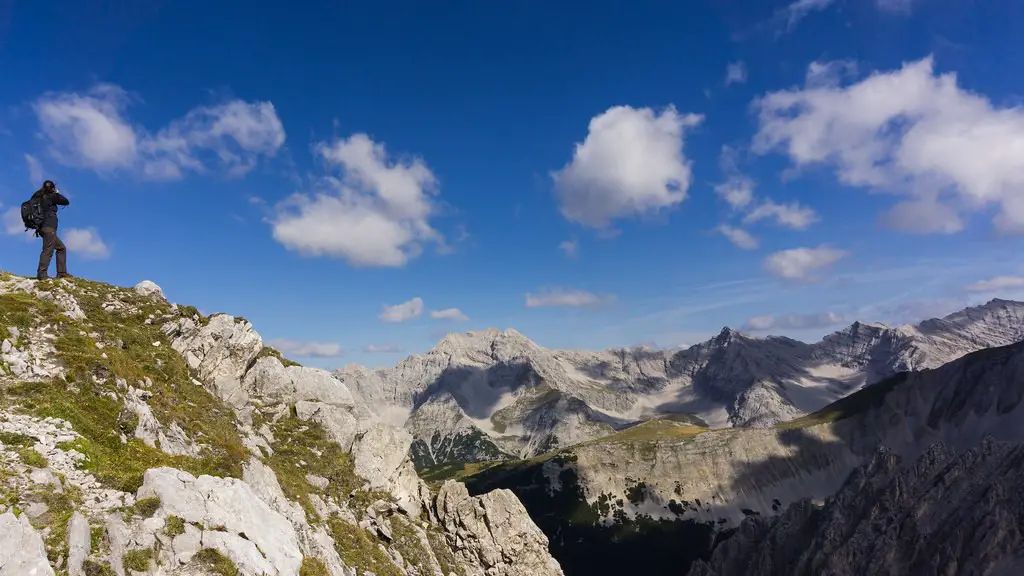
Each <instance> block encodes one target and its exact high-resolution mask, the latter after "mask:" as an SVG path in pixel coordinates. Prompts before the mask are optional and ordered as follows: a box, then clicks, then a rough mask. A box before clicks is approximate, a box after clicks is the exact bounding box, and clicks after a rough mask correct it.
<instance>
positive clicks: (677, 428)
mask: <svg viewBox="0 0 1024 576" xmlns="http://www.w3.org/2000/svg"><path fill="white" fill-rule="evenodd" d="M707 431H708V428H706V427H701V426H695V425H694V424H693V423H691V422H688V421H684V422H679V421H677V420H674V419H668V418H659V419H657V420H648V421H647V422H642V423H640V424H637V425H635V426H630V427H629V428H625V429H623V430H619V431H617V432H615V433H613V434H609V435H608V436H602V437H601V438H596V439H594V440H590V441H588V442H583V443H582V444H581V445H584V446H585V445H594V444H629V443H634V442H662V441H671V440H680V439H685V438H692V437H694V436H697V435H698V434H703V433H704V432H707Z"/></svg>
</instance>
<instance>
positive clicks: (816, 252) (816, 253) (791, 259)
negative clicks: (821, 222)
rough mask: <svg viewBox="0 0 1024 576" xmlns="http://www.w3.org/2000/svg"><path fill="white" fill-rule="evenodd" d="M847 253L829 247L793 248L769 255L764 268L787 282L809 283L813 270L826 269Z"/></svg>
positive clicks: (813, 278) (812, 278)
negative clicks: (800, 281) (799, 281)
mask: <svg viewBox="0 0 1024 576" xmlns="http://www.w3.org/2000/svg"><path fill="white" fill-rule="evenodd" d="M846 255H847V252H845V251H843V250H839V249H838V248H831V247H829V246H818V247H817V248H793V249H790V250H782V251H780V252H775V253H774V254H770V255H769V256H768V257H767V258H765V261H764V266H765V269H767V270H768V271H769V272H771V273H772V274H774V275H776V276H779V277H781V278H786V279H788V280H802V281H811V280H816V278H815V277H813V276H811V273H812V272H814V271H815V270H820V269H822V268H827V267H829V266H831V265H832V264H835V263H836V262H837V261H839V260H840V259H841V258H843V257H845V256H846Z"/></svg>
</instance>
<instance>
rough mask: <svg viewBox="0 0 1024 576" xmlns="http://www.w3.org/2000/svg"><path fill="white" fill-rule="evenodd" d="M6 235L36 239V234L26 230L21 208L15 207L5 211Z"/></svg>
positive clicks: (4, 224)
mask: <svg viewBox="0 0 1024 576" xmlns="http://www.w3.org/2000/svg"><path fill="white" fill-rule="evenodd" d="M3 226H4V234H7V235H8V236H22V237H24V238H26V239H32V238H34V237H35V232H34V231H32V230H25V223H24V222H22V220H21V207H20V206H14V207H11V208H8V209H7V210H5V211H4V216H3Z"/></svg>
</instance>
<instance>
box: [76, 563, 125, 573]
mask: <svg viewBox="0 0 1024 576" xmlns="http://www.w3.org/2000/svg"><path fill="white" fill-rule="evenodd" d="M82 569H83V570H84V571H85V576H117V572H114V569H113V568H111V567H110V564H107V563H105V562H103V563H100V562H96V561H94V560H86V561H85V562H84V563H83V564H82Z"/></svg>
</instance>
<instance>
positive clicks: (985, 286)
mask: <svg viewBox="0 0 1024 576" xmlns="http://www.w3.org/2000/svg"><path fill="white" fill-rule="evenodd" d="M1018 288H1024V276H996V277H995V278H989V279H988V280H979V281H978V282H975V283H973V284H971V285H969V286H967V290H968V291H969V292H1000V291H1002V290H1015V289H1018Z"/></svg>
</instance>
